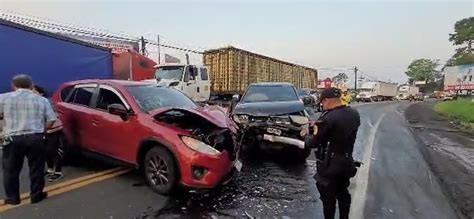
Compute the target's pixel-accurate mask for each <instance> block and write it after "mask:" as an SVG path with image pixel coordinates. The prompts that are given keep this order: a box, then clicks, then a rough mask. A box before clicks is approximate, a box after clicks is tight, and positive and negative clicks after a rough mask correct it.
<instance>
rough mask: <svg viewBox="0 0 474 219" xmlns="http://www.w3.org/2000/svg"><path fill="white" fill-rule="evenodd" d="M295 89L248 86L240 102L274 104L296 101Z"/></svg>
mask: <svg viewBox="0 0 474 219" xmlns="http://www.w3.org/2000/svg"><path fill="white" fill-rule="evenodd" d="M297 100H298V96H297V95H296V92H295V89H294V88H293V87H291V86H281V85H275V86H250V87H249V89H248V90H247V92H246V93H245V96H244V97H243V99H242V101H243V102H247V103H255V102H276V101H297Z"/></svg>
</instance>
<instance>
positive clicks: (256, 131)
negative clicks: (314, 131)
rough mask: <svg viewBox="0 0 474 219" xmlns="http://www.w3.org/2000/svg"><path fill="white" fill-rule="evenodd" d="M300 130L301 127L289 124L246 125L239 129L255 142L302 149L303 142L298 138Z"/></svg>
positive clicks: (303, 146)
mask: <svg viewBox="0 0 474 219" xmlns="http://www.w3.org/2000/svg"><path fill="white" fill-rule="evenodd" d="M301 130H302V127H298V126H295V125H291V124H268V123H254V124H247V126H246V127H245V128H244V129H241V131H242V132H244V133H245V134H244V135H245V136H246V137H247V138H255V139H256V140H257V141H266V142H272V143H279V144H281V146H290V147H296V148H299V149H304V148H305V142H304V140H303V139H302V138H301V136H300V132H301ZM277 148H280V147H277Z"/></svg>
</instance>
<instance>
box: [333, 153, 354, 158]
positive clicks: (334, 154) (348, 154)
mask: <svg viewBox="0 0 474 219" xmlns="http://www.w3.org/2000/svg"><path fill="white" fill-rule="evenodd" d="M336 155H342V156H344V157H346V158H351V157H352V155H351V154H350V153H336V152H330V153H329V157H331V158H333V157H335V156H336Z"/></svg>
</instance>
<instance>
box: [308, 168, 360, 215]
mask: <svg viewBox="0 0 474 219" xmlns="http://www.w3.org/2000/svg"><path fill="white" fill-rule="evenodd" d="M349 184H350V178H349V177H347V176H338V177H334V178H331V179H328V180H327V181H326V182H325V183H324V184H323V183H316V186H317V187H318V191H319V195H320V198H321V201H322V202H323V210H324V218H325V219H333V218H334V217H335V214H336V201H337V203H338V205H339V218H341V219H347V218H349V210H350V208H351V194H350V193H349V190H348V189H347V188H348V187H349Z"/></svg>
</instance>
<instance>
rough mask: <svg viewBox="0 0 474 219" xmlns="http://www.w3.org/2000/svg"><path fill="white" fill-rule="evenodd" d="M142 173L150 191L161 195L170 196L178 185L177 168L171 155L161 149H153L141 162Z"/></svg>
mask: <svg viewBox="0 0 474 219" xmlns="http://www.w3.org/2000/svg"><path fill="white" fill-rule="evenodd" d="M143 172H144V174H145V179H146V181H147V183H148V186H150V188H151V190H153V191H154V192H156V193H159V194H162V195H169V194H171V193H172V192H173V191H174V190H175V189H176V187H177V185H178V179H179V174H178V168H177V166H176V161H175V159H174V157H173V155H172V154H171V153H170V152H169V151H168V150H167V149H165V148H163V147H158V146H157V147H153V148H151V149H150V150H148V151H147V153H146V155H145V159H144V160H143Z"/></svg>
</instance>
